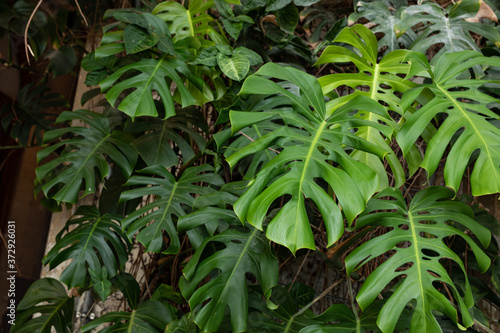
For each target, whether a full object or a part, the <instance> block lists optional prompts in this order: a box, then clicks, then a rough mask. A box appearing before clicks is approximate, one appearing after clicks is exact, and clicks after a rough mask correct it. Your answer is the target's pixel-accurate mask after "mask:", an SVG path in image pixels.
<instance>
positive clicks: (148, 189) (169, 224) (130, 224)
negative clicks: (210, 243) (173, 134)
mask: <svg viewBox="0 0 500 333" xmlns="http://www.w3.org/2000/svg"><path fill="white" fill-rule="evenodd" d="M211 171H212V167H210V166H209V165H208V164H205V165H202V166H197V167H191V168H188V169H186V170H185V171H184V173H183V174H182V176H181V177H180V178H179V179H178V180H176V179H175V177H174V176H173V175H172V174H171V173H170V172H169V171H168V170H167V169H166V168H165V167H164V166H162V165H154V166H151V167H147V168H145V169H143V170H141V171H140V173H142V174H149V175H151V176H150V177H149V176H132V177H131V178H130V179H129V180H128V181H127V183H126V184H125V185H128V186H141V187H139V188H135V189H132V190H128V191H125V192H123V193H122V195H121V197H120V201H122V202H123V201H128V200H133V199H136V198H142V197H145V196H149V195H153V196H155V199H154V201H153V202H151V203H149V204H147V205H144V206H143V207H140V208H138V209H137V210H136V211H134V212H133V213H131V214H130V215H129V216H127V217H126V218H124V219H123V220H122V227H123V230H125V231H126V233H127V236H128V237H129V239H132V238H133V237H134V235H135V234H137V241H139V242H141V243H142V244H143V245H144V246H145V247H146V251H151V252H160V251H161V250H162V246H163V244H164V240H163V234H162V233H163V230H165V231H166V232H167V233H168V235H169V239H170V244H169V247H168V248H167V249H166V250H164V251H163V253H177V252H178V251H179V249H180V241H179V236H178V235H177V228H176V226H175V221H176V220H177V218H179V217H181V216H183V215H186V209H190V208H191V206H192V205H193V202H194V199H195V198H194V195H195V194H197V195H200V194H207V193H210V192H213V191H215V190H214V189H213V188H210V187H207V186H199V185H196V184H197V183H204V184H211V185H216V186H222V185H223V184H224V182H223V181H222V178H221V177H220V176H219V175H217V174H215V173H213V172H211Z"/></svg>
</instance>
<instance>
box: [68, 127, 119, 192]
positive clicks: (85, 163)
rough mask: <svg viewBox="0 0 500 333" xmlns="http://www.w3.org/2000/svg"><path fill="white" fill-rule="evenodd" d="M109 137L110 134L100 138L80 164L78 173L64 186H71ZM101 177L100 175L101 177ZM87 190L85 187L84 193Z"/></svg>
mask: <svg viewBox="0 0 500 333" xmlns="http://www.w3.org/2000/svg"><path fill="white" fill-rule="evenodd" d="M110 136H111V134H110V133H108V134H106V136H105V137H103V138H102V140H101V141H99V143H98V144H97V145H96V146H95V147H94V148H93V149H92V150H91V151H90V154H88V155H87V157H86V158H85V160H84V161H83V163H82V164H81V166H80V167H79V168H78V171H77V172H75V174H74V176H73V178H72V179H71V181H70V182H67V183H66V185H68V184H73V183H74V182H75V180H76V178H77V176H78V175H79V174H80V173H81V171H82V169H83V168H84V167H85V166H86V165H87V162H88V161H89V159H90V158H91V157H92V156H94V154H95V152H96V151H97V150H98V149H99V147H100V146H101V145H103V144H104V142H106V140H107V139H108V138H109V137H110ZM101 176H102V175H101ZM85 185H86V184H85ZM86 190H87V186H85V191H86Z"/></svg>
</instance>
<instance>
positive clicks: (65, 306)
mask: <svg viewBox="0 0 500 333" xmlns="http://www.w3.org/2000/svg"><path fill="white" fill-rule="evenodd" d="M74 306H75V301H74V299H73V298H72V297H68V295H67V294H66V289H65V288H64V286H63V284H62V283H61V282H59V281H57V280H55V279H52V278H43V279H40V280H37V281H35V282H33V284H32V285H31V286H30V287H29V289H28V291H26V295H25V296H24V298H23V299H22V300H21V302H19V305H18V306H17V317H16V321H15V325H12V326H11V328H10V331H11V332H12V333H32V332H40V333H50V332H53V329H55V331H56V332H61V333H70V332H73V329H72V328H73V308H74ZM37 313H38V314H40V316H38V317H36V318H32V316H33V315H34V314H37Z"/></svg>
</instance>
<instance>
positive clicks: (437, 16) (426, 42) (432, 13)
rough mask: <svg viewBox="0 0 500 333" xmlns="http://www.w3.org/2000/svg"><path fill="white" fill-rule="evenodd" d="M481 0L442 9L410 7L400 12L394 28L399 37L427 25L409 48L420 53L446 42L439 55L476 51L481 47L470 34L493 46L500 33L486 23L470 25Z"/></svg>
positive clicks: (419, 6) (467, 1)
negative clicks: (481, 37)
mask: <svg viewBox="0 0 500 333" xmlns="http://www.w3.org/2000/svg"><path fill="white" fill-rule="evenodd" d="M481 2H482V1H481V0H464V1H460V2H457V3H456V4H455V5H453V6H450V7H448V8H446V10H443V9H442V8H441V7H440V6H439V5H438V4H436V3H431V2H427V3H425V4H421V5H418V6H415V5H414V6H409V7H408V8H406V9H404V10H403V11H402V12H401V19H400V21H398V22H397V23H396V24H395V25H394V29H395V30H396V34H397V36H401V35H402V34H403V33H405V32H406V31H408V30H409V29H411V28H412V27H413V26H415V25H417V24H421V23H424V25H425V29H423V31H422V32H421V33H420V34H419V35H418V37H417V39H415V40H414V41H413V43H412V45H411V46H410V48H411V49H412V50H414V51H417V52H422V53H425V52H426V51H427V50H428V49H429V48H430V47H431V46H432V45H434V44H438V43H443V44H444V46H443V47H442V48H441V49H440V50H439V53H438V54H437V55H436V56H434V58H435V59H438V58H439V55H441V54H443V53H447V52H457V51H463V50H476V51H478V50H479V48H478V46H477V44H476V42H475V41H474V40H473V39H472V37H471V35H470V33H469V31H472V32H475V33H477V34H479V35H481V36H483V37H485V38H487V39H489V40H490V41H492V42H494V43H498V42H500V36H499V35H498V32H497V31H496V30H495V29H494V28H493V27H492V26H490V25H487V24H485V23H477V22H470V19H472V18H474V17H475V15H476V14H477V12H478V10H479V7H480V4H481Z"/></svg>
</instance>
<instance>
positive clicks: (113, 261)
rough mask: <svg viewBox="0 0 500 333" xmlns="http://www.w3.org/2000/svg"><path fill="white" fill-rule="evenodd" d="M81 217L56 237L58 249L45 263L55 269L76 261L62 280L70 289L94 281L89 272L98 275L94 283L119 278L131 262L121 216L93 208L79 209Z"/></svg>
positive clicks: (48, 255)
mask: <svg viewBox="0 0 500 333" xmlns="http://www.w3.org/2000/svg"><path fill="white" fill-rule="evenodd" d="M80 215H81V217H76V218H72V219H71V220H69V221H68V222H67V223H66V226H65V227H64V229H63V230H61V231H60V232H59V233H58V234H57V236H56V245H54V247H53V248H52V249H51V250H50V251H49V253H48V254H47V255H46V256H45V257H44V258H43V261H42V262H43V264H44V265H47V264H50V269H53V268H55V267H57V266H58V265H60V264H61V263H63V262H65V261H66V260H69V259H72V261H71V263H70V264H69V265H68V266H67V267H66V269H65V270H64V271H63V273H62V274H61V276H60V278H59V279H60V280H61V281H62V282H64V283H65V284H66V285H67V286H68V287H69V288H74V287H83V286H84V285H85V283H86V281H87V279H89V278H90V276H89V270H92V271H94V272H95V274H94V275H93V278H94V279H96V280H98V281H100V279H101V278H103V277H104V278H105V279H106V280H107V276H108V275H109V277H110V278H111V277H113V276H115V275H116V274H117V273H118V270H119V269H121V268H122V267H124V266H125V263H126V262H127V259H128V249H127V245H128V244H129V243H128V242H127V240H126V237H125V235H124V234H123V233H122V231H121V228H120V225H119V224H118V222H117V221H119V220H120V217H119V216H114V215H110V214H105V215H103V216H101V214H100V213H99V211H98V210H97V208H96V207H93V206H80V207H78V209H77V210H76V212H75V216H80ZM70 230H71V231H70ZM104 269H106V276H104V273H103V270H104ZM108 282H109V281H108ZM106 297H107V295H106ZM105 299H106V298H103V300H105Z"/></svg>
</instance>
